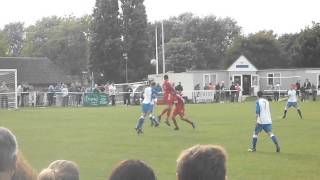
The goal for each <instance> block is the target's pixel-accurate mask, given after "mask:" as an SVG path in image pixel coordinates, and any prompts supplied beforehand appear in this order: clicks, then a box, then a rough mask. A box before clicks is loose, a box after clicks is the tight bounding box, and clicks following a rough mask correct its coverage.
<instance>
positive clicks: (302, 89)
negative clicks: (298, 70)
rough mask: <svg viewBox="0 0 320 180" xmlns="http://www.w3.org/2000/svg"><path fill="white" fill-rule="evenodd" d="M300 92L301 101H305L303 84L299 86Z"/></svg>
mask: <svg viewBox="0 0 320 180" xmlns="http://www.w3.org/2000/svg"><path fill="white" fill-rule="evenodd" d="M300 94H301V96H300V98H301V102H305V101H306V91H305V89H304V86H302V87H301V88H300Z"/></svg>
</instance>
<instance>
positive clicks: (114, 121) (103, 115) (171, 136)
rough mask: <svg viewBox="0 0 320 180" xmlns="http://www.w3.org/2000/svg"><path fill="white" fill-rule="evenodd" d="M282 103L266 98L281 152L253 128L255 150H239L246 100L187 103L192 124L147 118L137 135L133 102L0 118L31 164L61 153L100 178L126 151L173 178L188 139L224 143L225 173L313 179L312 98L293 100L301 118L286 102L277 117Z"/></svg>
mask: <svg viewBox="0 0 320 180" xmlns="http://www.w3.org/2000/svg"><path fill="white" fill-rule="evenodd" d="M284 105H285V102H279V103H271V110H272V116H273V121H274V123H273V132H274V133H275V135H276V136H277V137H278V140H279V143H280V145H281V153H275V148H274V145H273V143H272V141H271V140H270V138H269V137H267V135H266V134H265V133H262V134H260V136H259V139H258V144H257V152H256V153H250V152H247V149H248V148H249V147H250V145H251V137H252V132H253V128H254V125H255V104H254V102H246V103H240V104H200V105H187V107H186V112H187V115H188V116H189V117H191V118H192V119H194V120H195V121H196V123H197V129H196V130H192V128H191V127H190V126H189V125H188V124H186V123H184V122H182V121H178V123H179V124H180V131H173V130H172V129H170V128H169V127H168V126H166V125H165V124H161V125H160V127H158V128H151V127H150V121H149V120H147V121H146V122H145V126H144V127H145V128H144V134H143V135H141V136H138V135H137V134H136V133H135V131H134V126H135V124H136V122H137V119H138V117H139V116H140V107H138V106H135V107H125V106H117V107H104V108H44V109H20V110H17V111H0V126H5V127H8V128H10V129H11V130H12V131H13V132H14V133H15V134H16V136H17V139H18V142H19V146H20V149H21V150H22V151H23V153H24V155H25V156H26V158H27V159H28V161H29V162H30V164H31V165H32V166H33V167H34V168H35V169H36V170H37V171H40V170H41V169H42V168H45V167H46V166H48V164H49V163H50V162H52V161H53V160H56V159H68V160H73V161H75V162H76V163H78V164H79V166H80V171H81V179H83V180H106V179H107V177H108V176H109V175H110V172H111V170H112V168H113V167H114V165H115V164H116V163H117V162H119V161H120V160H124V159H129V158H134V159H141V160H144V161H146V162H147V163H148V164H150V165H151V166H152V167H153V169H154V170H155V172H156V175H157V177H158V179H159V180H173V179H175V168H176V159H177V156H178V155H179V153H180V152H181V150H183V149H184V148H187V147H190V146H192V145H195V144H220V145H222V146H224V147H225V148H226V150H227V152H228V155H229V160H228V164H227V167H228V172H227V173H228V178H229V180H257V179H259V180H287V179H290V180H317V179H319V177H320V140H319V138H320V102H307V103H303V104H301V108H302V113H303V115H304V119H303V120H300V119H299V117H298V114H297V112H296V111H295V110H294V109H290V110H289V111H288V117H287V119H286V120H283V119H281V118H280V117H281V115H282V111H283V107H284ZM162 108H163V107H161V106H159V107H158V110H157V111H158V112H160V111H161V110H162Z"/></svg>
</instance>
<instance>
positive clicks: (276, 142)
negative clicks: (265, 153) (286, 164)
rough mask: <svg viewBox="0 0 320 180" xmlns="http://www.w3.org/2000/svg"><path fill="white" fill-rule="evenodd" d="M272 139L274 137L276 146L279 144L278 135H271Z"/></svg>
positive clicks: (273, 140)
mask: <svg viewBox="0 0 320 180" xmlns="http://www.w3.org/2000/svg"><path fill="white" fill-rule="evenodd" d="M271 139H272V142H273V143H274V144H275V145H276V146H278V140H277V137H276V136H275V135H273V134H272V135H271Z"/></svg>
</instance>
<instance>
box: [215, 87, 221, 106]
mask: <svg viewBox="0 0 320 180" xmlns="http://www.w3.org/2000/svg"><path fill="white" fill-rule="evenodd" d="M215 98H216V102H217V103H218V102H220V84H219V83H218V84H217V85H216V94H215Z"/></svg>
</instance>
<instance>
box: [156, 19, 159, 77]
mask: <svg viewBox="0 0 320 180" xmlns="http://www.w3.org/2000/svg"><path fill="white" fill-rule="evenodd" d="M155 25H156V31H155V36H156V62H157V63H156V74H159V57H158V27H157V24H156V23H155Z"/></svg>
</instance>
